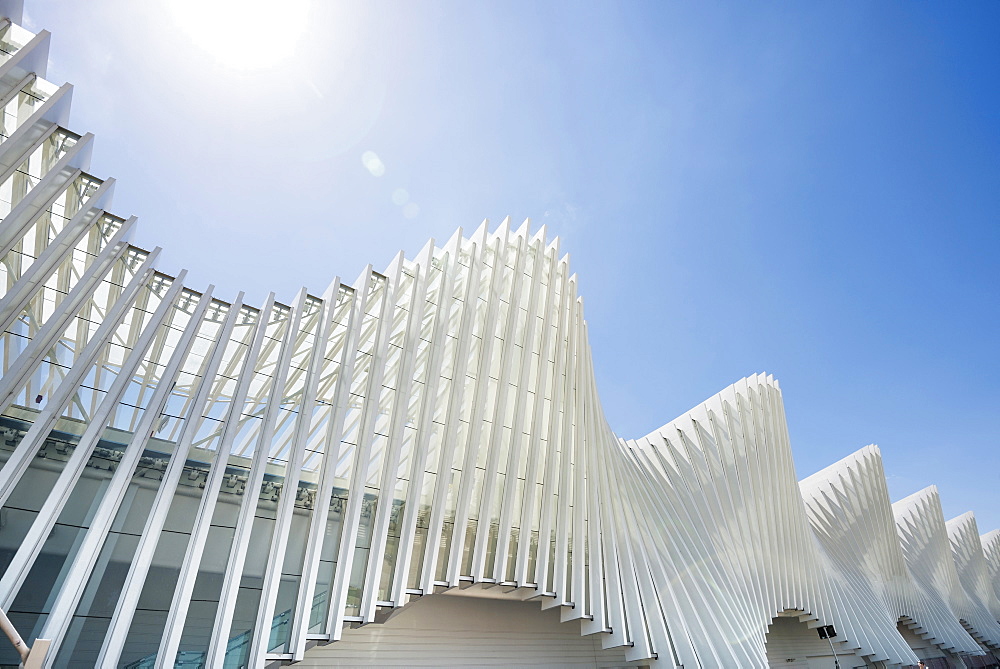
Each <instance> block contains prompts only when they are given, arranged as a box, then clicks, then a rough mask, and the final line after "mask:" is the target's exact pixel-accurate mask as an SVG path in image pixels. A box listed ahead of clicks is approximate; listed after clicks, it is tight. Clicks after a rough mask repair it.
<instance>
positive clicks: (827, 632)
mask: <svg viewBox="0 0 1000 669" xmlns="http://www.w3.org/2000/svg"><path fill="white" fill-rule="evenodd" d="M816 633H817V634H819V638H820V639H826V640H827V641H829V642H830V652H832V653H833V666H834V667H836V668H837V669H840V660H839V659H838V658H837V649H836V648H834V647H833V637H835V636H837V630H835V629H833V625H824V626H822V627H817V628H816Z"/></svg>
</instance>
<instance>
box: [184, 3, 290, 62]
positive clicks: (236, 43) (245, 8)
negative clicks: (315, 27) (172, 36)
mask: <svg viewBox="0 0 1000 669" xmlns="http://www.w3.org/2000/svg"><path fill="white" fill-rule="evenodd" d="M167 7H169V8H170V10H171V11H172V13H173V14H174V19H175V20H176V23H177V26H178V28H179V30H180V31H181V32H182V33H184V34H186V35H187V36H188V38H189V39H190V40H191V42H192V43H193V45H194V46H195V47H197V48H199V49H202V50H203V51H204V52H205V53H206V54H208V55H209V56H210V57H212V58H213V59H214V60H215V61H216V62H217V63H218V64H220V65H222V66H223V67H226V68H230V69H234V70H253V69H262V68H267V67H268V66H269V65H272V64H276V63H280V62H282V61H284V60H286V59H288V58H289V57H291V56H292V55H293V54H294V52H295V48H296V46H297V44H298V42H299V40H300V39H301V38H302V35H303V33H304V32H305V29H306V21H307V18H308V14H309V3H308V2H307V1H306V0H284V2H281V3H275V2H268V1H267V0H171V1H170V2H168V3H167Z"/></svg>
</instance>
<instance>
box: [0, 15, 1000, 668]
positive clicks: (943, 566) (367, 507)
mask: <svg viewBox="0 0 1000 669" xmlns="http://www.w3.org/2000/svg"><path fill="white" fill-rule="evenodd" d="M18 4H19V3H17V2H10V1H0V14H3V15H5V16H8V17H9V18H7V19H5V20H4V22H3V24H2V26H0V108H2V111H3V113H2V116H0V218H2V222H0V258H2V265H0V329H2V332H3V334H2V339H0V365H2V377H0V413H2V415H0V464H2V468H0V505H2V506H0V570H2V574H0V609H3V610H4V611H6V612H7V613H8V615H9V617H10V619H11V621H12V622H13V623H14V625H15V626H16V628H17V629H18V631H19V632H20V633H21V635H22V636H24V637H25V640H26V641H27V642H28V644H34V643H35V640H36V639H47V640H50V641H51V646H50V649H49V652H48V654H47V656H46V658H45V666H47V667H93V666H101V667H115V666H124V667H129V668H139V667H143V668H145V667H174V666H176V667H185V668H188V667H202V666H205V667H244V666H249V667H264V666H269V665H275V666H277V665H280V664H288V663H300V664H299V666H303V667H324V666H339V665H352V666H357V665H364V664H371V665H379V666H385V665H391V664H398V665H410V666H412V665H426V666H440V665H445V664H456V665H474V664H475V665H483V664H492V665H503V666H511V665H518V664H524V665H528V664H532V665H560V664H562V665H573V666H640V665H650V666H657V667H685V668H687V669H692V668H694V667H705V668H708V667H722V668H726V669H731V668H737V667H765V666H781V667H832V666H834V656H833V653H834V652H836V653H837V655H838V658H837V659H838V661H839V663H840V665H839V666H841V667H844V668H845V669H846V668H847V667H862V666H864V667H868V666H887V667H888V666H901V665H902V666H905V665H916V664H917V662H918V658H922V659H924V660H926V661H927V662H928V665H929V666H934V665H935V664H936V665H937V666H963V664H962V663H965V664H966V665H967V666H986V665H987V663H991V662H996V659H995V657H994V656H992V655H990V654H989V653H990V651H991V650H994V649H1000V625H998V623H997V620H998V618H1000V598H998V596H1000V574H998V569H1000V533H997V532H992V533H990V534H987V535H985V536H983V537H980V536H979V531H978V529H977V527H976V521H975V518H974V517H973V516H972V514H971V513H970V514H965V515H963V516H960V517H958V518H956V519H954V520H951V521H949V522H945V520H944V518H943V516H942V512H941V505H940V502H939V500H938V495H937V491H936V490H935V489H934V488H929V489H927V490H924V491H922V492H920V493H917V494H916V495H914V496H912V497H909V498H907V499H904V500H902V501H899V502H897V503H896V504H890V501H889V497H888V492H887V489H886V482H885V477H884V474H883V470H882V463H881V459H880V455H879V451H878V449H877V448H876V447H874V446H869V447H866V448H863V449H861V450H860V451H858V452H857V453H855V454H854V455H852V456H850V457H848V458H846V459H845V460H842V461H841V462H838V463H836V464H834V465H832V466H831V467H829V468H828V469H826V470H824V471H822V472H819V473H818V474H815V475H814V476H811V477H809V478H808V479H806V480H804V481H801V482H797V481H796V480H795V470H794V467H793V463H792V455H791V447H790V444H789V442H788V435H787V430H786V427H785V419H784V410H783V405H782V396H781V390H780V388H779V386H778V383H777V382H776V381H775V380H774V379H772V378H771V377H770V376H765V375H758V376H753V377H750V378H747V379H743V380H741V381H739V382H737V383H736V384H734V385H732V386H730V387H729V388H726V389H725V390H723V391H722V392H721V393H719V394H718V395H716V396H714V397H712V398H711V399H709V400H708V401H706V402H705V403H704V404H702V405H700V406H698V407H696V408H695V409H693V410H692V411H690V412H689V413H687V414H685V415H684V416H681V417H680V418H677V419H676V420H674V421H672V422H670V423H668V424H667V425H665V426H664V427H663V428H661V429H660V430H657V431H656V432H654V433H652V434H650V435H647V436H646V437H643V438H641V439H637V440H623V439H621V438H619V437H618V436H616V435H615V433H614V432H613V431H612V430H611V428H610V427H609V426H608V424H607V422H606V421H605V419H604V416H603V414H602V410H601V404H600V401H599V398H598V394H597V389H596V387H595V384H594V376H593V369H592V363H591V353H590V348H589V344H588V340H587V324H586V321H585V320H584V318H583V303H582V301H581V299H580V298H579V296H578V295H577V293H576V280H575V277H574V276H573V275H572V274H571V273H570V271H569V266H568V262H567V258H566V257H565V256H563V255H560V251H559V243H558V240H548V239H547V238H546V235H545V230H544V228H543V229H542V230H539V231H537V232H532V231H530V230H529V228H528V224H527V223H525V224H523V225H521V226H520V227H513V226H511V225H510V224H509V222H508V221H504V222H503V223H501V224H500V226H499V227H498V228H496V229H495V230H492V231H491V230H490V229H489V227H488V226H487V224H486V223H484V224H483V225H481V226H480V227H479V228H478V229H477V230H475V231H474V232H473V233H471V234H468V235H466V234H464V233H463V232H462V231H461V230H459V231H457V232H456V233H455V234H454V236H453V237H452V238H451V239H449V240H447V241H446V242H445V243H443V244H437V243H435V242H433V241H431V242H428V244H427V246H426V247H425V248H424V249H423V251H421V252H420V253H419V254H418V255H417V256H416V257H415V258H413V259H406V258H404V257H403V256H402V254H400V255H399V256H398V257H397V258H395V259H394V260H393V261H392V263H391V264H390V265H389V267H388V268H387V269H386V270H385V271H384V272H376V271H372V270H371V269H370V268H369V269H368V270H366V271H365V272H363V273H362V275H361V276H360V277H358V278H357V279H356V280H355V281H354V282H352V283H347V282H341V281H340V280H339V279H338V280H334V282H333V283H332V284H331V285H330V286H329V287H328V288H326V290H324V291H319V292H316V293H309V292H306V291H303V292H301V293H300V294H299V295H298V296H297V297H296V298H295V299H294V300H293V301H292V302H291V303H290V304H287V305H286V304H281V303H279V302H276V301H275V299H274V297H273V295H272V296H271V297H269V298H268V299H267V300H266V301H265V303H264V304H262V305H249V304H244V303H243V301H242V296H238V297H237V298H236V299H235V300H234V301H231V302H227V301H224V300H222V299H220V298H217V297H215V296H213V294H212V288H211V287H209V288H208V289H206V290H194V289H192V288H188V287H186V286H185V285H184V278H185V277H184V273H183V272H182V273H181V274H179V275H178V276H176V277H173V276H168V275H166V274H164V273H162V272H160V271H158V270H157V269H156V261H157V256H158V252H159V249H154V250H153V251H147V250H143V249H139V248H137V247H135V246H133V245H131V244H130V243H129V239H130V233H131V230H132V228H133V226H134V225H135V222H136V219H135V218H129V219H125V218H120V217H118V216H115V215H113V214H112V213H110V212H109V211H108V209H109V208H110V206H111V195H112V191H113V189H114V181H113V180H112V179H104V180H102V179H100V178H98V177H94V176H91V175H89V174H88V173H87V169H88V163H89V156H90V150H91V139H92V137H91V135H82V136H81V135H78V134H76V133H73V132H71V131H69V130H66V129H65V127H64V126H65V125H66V124H67V122H68V119H67V116H68V111H69V100H70V94H71V91H72V89H71V87H70V86H69V85H64V86H61V87H60V86H56V85H53V84H50V83H48V82H47V81H45V80H44V76H45V64H46V62H47V56H48V45H49V36H48V34H47V33H45V32H41V33H38V34H37V35H36V34H32V33H30V32H28V31H26V30H25V29H23V28H21V27H19V26H18V25H17V23H18V21H19V20H20V9H19V7H18ZM367 623H373V624H370V625H369V624H367ZM827 626H833V627H834V628H835V630H836V637H834V638H833V639H831V640H830V641H827V640H823V639H821V638H820V637H819V636H818V634H817V633H816V629H817V628H826V627H827ZM36 658H37V655H36ZM963 658H964V659H963ZM17 663H18V657H17V653H16V652H15V651H14V649H13V647H12V646H9V645H7V644H6V643H5V642H4V643H3V644H2V650H0V665H3V664H6V665H11V666H16V665H17Z"/></svg>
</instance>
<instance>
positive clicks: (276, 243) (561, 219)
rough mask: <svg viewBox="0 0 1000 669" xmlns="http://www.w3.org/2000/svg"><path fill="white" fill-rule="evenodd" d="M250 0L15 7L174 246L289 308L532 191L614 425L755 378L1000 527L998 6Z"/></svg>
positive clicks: (804, 441) (827, 446) (812, 438)
mask: <svg viewBox="0 0 1000 669" xmlns="http://www.w3.org/2000/svg"><path fill="white" fill-rule="evenodd" d="M236 6H237V7H239V8H242V9H240V10H239V11H240V12H241V13H240V14H239V15H236V14H232V13H231V11H230V10H228V9H227V8H226V7H220V6H219V5H218V4H217V3H213V2H212V0H205V1H204V2H188V3H183V2H167V1H166V0H161V1H159V2H156V1H149V2H142V3H137V2H127V1H126V0H108V1H106V2H105V1H101V2H92V3H66V2H58V1H57V0H28V2H27V8H26V14H27V17H28V23H29V25H30V27H33V28H35V29H40V28H46V29H48V30H50V31H51V32H52V33H53V44H52V52H51V65H50V72H49V74H50V76H49V79H51V80H53V81H55V82H57V83H61V82H63V81H70V82H72V83H74V84H75V85H76V90H75V92H74V104H73V122H72V124H71V125H72V128H73V129H75V130H77V131H80V132H83V131H91V132H94V133H95V134H96V135H97V142H96V147H95V155H94V161H93V164H92V168H93V169H92V171H93V172H94V173H95V174H96V175H97V176H101V177H107V176H114V177H116V178H117V179H118V186H117V189H116V195H115V197H116V200H115V202H116V205H115V208H116V210H117V211H118V212H119V213H121V214H126V215H127V214H135V215H137V216H139V217H140V221H141V223H140V230H139V232H138V234H137V237H136V242H137V243H139V244H140V245H143V246H146V247H152V246H156V245H160V246H163V247H164V249H165V252H164V256H163V262H162V263H161V267H162V269H164V270H165V271H177V270H179V269H181V268H184V267H186V268H188V269H189V270H190V274H189V283H190V284H191V285H192V286H193V287H203V286H204V285H207V284H208V283H214V284H216V285H217V286H218V292H219V294H221V295H222V296H225V297H232V296H234V295H235V294H236V292H237V291H238V290H241V289H245V290H246V291H247V292H248V297H249V298H250V299H251V300H252V301H253V302H257V303H259V302H260V301H261V300H262V299H263V297H264V296H265V294H266V292H267V291H268V290H275V291H276V292H277V294H278V297H279V299H284V300H286V301H287V300H290V299H292V297H293V296H294V294H295V292H296V290H297V289H298V288H299V287H300V286H302V285H305V286H308V287H309V288H311V289H312V290H314V291H320V290H322V288H324V287H325V286H326V285H327V284H328V283H329V281H330V280H331V279H332V277H333V276H335V275H340V276H342V277H344V278H345V279H347V280H353V279H354V277H356V276H357V275H358V273H359V272H360V271H361V270H362V269H363V267H364V265H365V264H367V263H369V262H370V263H372V264H374V265H375V267H376V268H382V267H384V266H385V265H387V264H388V262H389V261H390V260H391V258H392V257H393V255H394V254H395V253H396V252H397V251H398V250H399V249H400V248H402V249H404V250H405V251H406V252H407V253H408V254H411V255H412V254H414V253H415V252H416V251H418V250H419V249H420V247H421V246H423V244H424V242H425V241H426V239H427V238H429V237H435V238H438V239H440V240H444V239H446V238H447V237H449V236H450V234H451V233H452V231H453V230H454V229H455V228H456V227H458V226H464V227H465V228H467V229H469V230H471V229H473V228H475V227H476V226H477V225H478V224H479V223H480V222H481V221H482V220H483V219H484V218H489V219H490V220H491V221H492V222H493V223H494V224H496V223H498V222H499V221H500V220H501V219H502V218H503V217H504V216H506V215H508V214H509V215H510V216H511V217H512V218H513V219H514V220H515V221H517V222H520V221H521V220H523V219H524V218H525V217H530V218H531V219H532V220H533V221H534V224H535V226H538V225H540V224H542V223H545V224H547V225H548V226H549V227H550V230H551V232H552V233H554V234H558V235H559V236H560V237H561V238H562V240H563V244H562V249H563V250H564V251H567V252H569V253H570V254H571V257H572V265H573V268H574V269H575V271H577V272H578V273H579V276H580V286H581V292H582V294H583V296H584V299H585V304H586V316H587V319H588V322H589V326H590V338H591V345H592V347H593V351H594V358H595V366H596V371H597V376H598V383H599V388H600V391H601V395H602V399H603V402H604V405H605V408H606V411H607V415H608V418H609V420H610V421H611V423H612V426H613V427H614V429H615V430H616V431H617V432H618V433H619V434H621V435H623V436H627V437H634V436H640V435H642V434H645V433H647V432H649V431H651V430H652V429H655V428H656V427H658V426H660V425H662V424H663V423H665V422H667V421H669V420H670V419H672V418H674V417H675V416H677V415H679V414H681V413H683V412H684V411H686V410H687V409H689V408H691V407H692V406H694V405H696V404H697V403H698V402H700V401H702V400H703V399H705V398H707V397H709V396H711V395H712V394H714V393H715V392H717V391H719V390H721V389H722V388H724V387H725V386H727V385H728V384H730V383H732V382H733V381H735V380H737V379H738V378H740V377H742V376H745V375H747V374H751V373H755V372H758V371H767V372H770V373H773V374H774V375H775V376H777V377H778V378H779V380H780V381H781V384H782V388H783V391H784V395H785V406H786V412H787V416H788V420H789V430H790V433H791V438H792V446H793V450H794V454H795V460H796V464H797V466H798V469H799V473H800V476H802V477H804V476H807V475H808V474H811V473H812V472H814V471H816V470H818V469H821V468H823V467H825V466H826V465H828V464H830V463H832V462H834V461H836V460H838V459H840V458H842V457H844V456H846V455H847V454H848V453H851V452H853V451H854V450H856V449H858V448H860V447H861V446H864V445H865V444H868V443H873V442H874V443H878V444H879V445H880V447H881V448H882V453H883V458H884V460H885V464H886V471H887V475H888V478H889V487H890V494H891V496H892V497H893V499H894V500H895V499H899V498H901V497H903V496H905V495H907V494H910V493H912V492H915V491H916V490H918V489H920V488H922V487H924V486H926V485H930V484H931V483H936V484H937V485H938V487H939V488H940V490H941V493H942V500H943V503H944V507H945V514H946V516H947V517H949V518H950V517H953V516H956V515H958V514H960V513H962V512H964V511H966V510H970V509H971V510H974V511H975V512H976V515H977V518H978V520H979V527H980V531H981V532H986V531H988V530H991V529H994V528H998V527H1000V455H998V446H1000V444H998V438H997V434H998V427H1000V412H998V409H997V408H998V406H1000V384H998V381H997V379H998V377H1000V364H998V359H997V353H996V351H997V342H998V334H1000V306H998V305H1000V300H998V297H1000V296H998V290H997V285H998V280H997V269H998V264H1000V262H998V261H1000V225H998V224H1000V40H997V39H996V35H997V34H998V31H1000V4H997V3H996V2H965V3H895V2H878V3H832V2H830V3H731V4H722V3H690V2H683V3H681V2H678V3H596V2H595V3H589V4H582V3H545V4H536V3H466V2H455V3H411V2H406V3H359V4H349V3H338V4H334V3H325V2H315V3H313V4H297V3H294V2H287V3H268V2H264V1H261V0H256V1H250V2H244V3H236ZM272 6H273V7H274V8H275V9H274V10H272V9H271V7H272ZM279 8H280V9H279ZM261 53H266V54H267V55H268V58H266V59H262V58H260V57H259V56H260V54H261ZM240 54H243V55H245V57H246V59H245V60H244V61H239V60H238V58H236V59H234V55H236V56H240ZM234 62H239V63H240V64H238V65H234ZM369 151H370V152H374V153H375V154H376V155H377V156H378V157H379V160H380V162H381V164H382V165H383V166H384V173H383V174H382V175H381V176H373V174H372V172H371V171H369V169H367V168H366V166H365V164H364V163H363V161H362V155H363V154H364V153H365V152H369ZM376 171H378V170H376ZM404 191H405V192H404ZM394 196H395V198H394Z"/></svg>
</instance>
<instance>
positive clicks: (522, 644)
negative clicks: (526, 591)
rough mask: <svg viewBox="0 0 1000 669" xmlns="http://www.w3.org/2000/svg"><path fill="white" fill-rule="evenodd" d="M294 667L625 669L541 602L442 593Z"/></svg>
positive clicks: (621, 659)
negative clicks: (613, 668) (605, 668)
mask: <svg viewBox="0 0 1000 669" xmlns="http://www.w3.org/2000/svg"><path fill="white" fill-rule="evenodd" d="M295 666H296V667H303V669H304V668H305V667H345V666H351V667H357V666H383V667H384V666H424V667H442V666H464V667H489V666H494V667H497V666H503V667H517V666H530V667H620V666H631V665H629V664H628V663H627V662H625V655H624V652H623V651H622V650H620V649H619V650H617V651H606V650H601V641H600V638H599V637H597V636H589V637H582V636H580V625H579V624H578V623H576V622H572V623H560V622H559V611H558V609H551V610H548V611H542V610H541V607H540V606H539V604H538V603H537V602H521V601H509V600H502V599H484V598H480V597H471V596H454V595H452V594H440V595H433V596H430V597H423V598H421V599H418V600H417V601H415V602H413V603H412V604H410V605H408V606H406V607H405V608H403V609H402V610H401V611H400V612H399V613H397V614H395V615H394V616H393V617H391V618H390V619H389V620H388V621H387V622H385V623H384V624H381V625H380V624H371V625H364V626H362V627H359V628H357V629H353V630H345V631H344V637H343V639H341V640H340V641H337V642H335V643H332V644H328V645H325V646H316V647H314V648H311V649H310V650H308V651H307V652H306V656H305V661H303V662H302V663H301V664H296V665H295Z"/></svg>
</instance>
